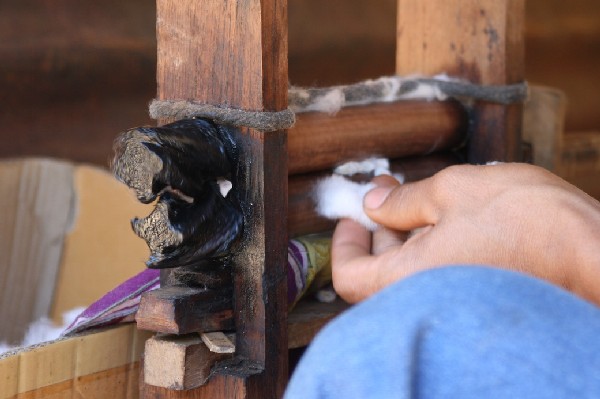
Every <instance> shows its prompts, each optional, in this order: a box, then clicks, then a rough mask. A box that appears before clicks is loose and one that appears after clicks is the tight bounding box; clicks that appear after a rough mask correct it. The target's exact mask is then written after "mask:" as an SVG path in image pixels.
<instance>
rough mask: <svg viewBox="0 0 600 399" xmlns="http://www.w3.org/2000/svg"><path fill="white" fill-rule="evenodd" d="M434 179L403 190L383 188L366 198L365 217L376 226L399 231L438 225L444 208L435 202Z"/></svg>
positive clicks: (409, 184)
mask: <svg viewBox="0 0 600 399" xmlns="http://www.w3.org/2000/svg"><path fill="white" fill-rule="evenodd" d="M435 198H436V195H435V188H434V182H433V179H432V178H428V179H425V180H421V181H418V182H415V183H407V184H404V185H401V186H395V187H390V186H383V187H377V188H374V189H373V190H371V191H369V192H368V193H367V194H366V195H365V199H364V203H363V207H364V210H365V213H366V214H367V215H368V216H369V217H370V218H371V219H372V220H373V221H374V222H376V223H378V224H380V225H382V226H385V227H388V228H391V229H395V230H403V231H409V230H413V229H416V228H418V227H424V226H427V225H432V224H436V223H437V222H438V220H439V215H440V206H439V204H438V203H437V201H436V200H435Z"/></svg>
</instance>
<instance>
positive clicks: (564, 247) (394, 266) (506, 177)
mask: <svg viewBox="0 0 600 399" xmlns="http://www.w3.org/2000/svg"><path fill="white" fill-rule="evenodd" d="M374 182H375V183H376V184H377V185H378V187H377V188H375V189H373V190H371V191H370V192H369V193H368V194H367V195H366V196H365V200H364V204H363V205H364V208H365V212H366V213H367V215H368V216H369V217H370V218H371V219H373V220H374V221H375V222H377V223H378V224H380V226H381V227H380V228H379V229H378V230H377V231H375V232H374V233H373V234H371V233H369V232H368V231H367V230H366V229H364V228H363V227H362V226H360V225H358V224H357V223H356V222H353V221H351V220H346V219H344V220H341V221H340V222H339V223H338V226H337V228H336V231H335V233H334V237H333V243H332V271H333V283H334V287H335V289H336V291H337V292H338V294H339V295H340V296H341V297H342V298H344V299H345V300H346V301H348V302H358V301H360V300H362V299H365V298H367V297H368V296H370V295H372V294H373V293H375V292H377V291H379V290H380V289H382V288H384V287H386V286H387V285H389V284H392V283H393V282H395V281H397V280H400V279H402V278H404V277H407V276H409V275H411V274H414V273H416V272H419V271H422V270H426V269H430V268H434V267H440V266H443V265H449V264H481V265H489V266H495V267H500V268H505V269H511V270H515V271H520V272H524V273H528V274H530V275H533V276H537V277H539V278H543V279H546V280H547V281H550V282H552V283H554V284H556V285H559V286H562V287H564V288H566V289H569V290H571V291H573V292H575V293H576V294H578V295H580V296H582V297H584V298H587V299H589V300H591V301H593V302H595V303H597V304H600V203H599V202H598V201H596V200H594V199H593V198H591V197H589V196H588V195H587V194H585V193H583V192H582V191H580V190H579V189H577V188H576V187H574V186H572V185H570V184H569V183H567V182H565V181H564V180H562V179H560V178H559V177H557V176H555V175H553V174H551V173H550V172H548V171H546V170H544V169H542V168H538V167H535V166H531V165H527V164H498V165H493V166H471V165H461V166H453V167H450V168H447V169H445V170H443V171H441V172H439V173H438V174H436V175H434V176H432V177H431V178H428V179H425V180H422V181H419V182H415V183H408V184H405V185H402V186H401V185H400V184H399V183H398V182H397V181H395V180H394V179H393V178H391V177H389V176H381V177H378V178H376V179H375V180H374ZM409 232H412V233H410V234H409Z"/></svg>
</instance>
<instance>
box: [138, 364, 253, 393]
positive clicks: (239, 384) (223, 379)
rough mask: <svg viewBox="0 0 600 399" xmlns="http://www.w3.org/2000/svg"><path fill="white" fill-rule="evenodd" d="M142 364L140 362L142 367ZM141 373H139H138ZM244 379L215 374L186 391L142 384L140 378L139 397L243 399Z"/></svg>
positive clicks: (245, 391)
mask: <svg viewBox="0 0 600 399" xmlns="http://www.w3.org/2000/svg"><path fill="white" fill-rule="evenodd" d="M143 366H144V364H143V362H142V367H143ZM140 374H141V373H140ZM246 383H247V381H246V379H245V378H243V377H242V376H237V375H227V374H215V375H213V376H212V377H211V379H210V383H209V384H206V385H203V386H201V387H198V388H196V389H190V390H186V391H177V390H173V389H168V388H163V387H157V386H153V385H148V384H144V381H143V379H142V378H140V387H139V392H140V398H147V399H204V398H227V399H245V398H246V397H247V387H246Z"/></svg>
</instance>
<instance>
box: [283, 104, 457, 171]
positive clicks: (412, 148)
mask: <svg viewBox="0 0 600 399" xmlns="http://www.w3.org/2000/svg"><path fill="white" fill-rule="evenodd" d="M466 130H467V114H466V111H465V109H464V108H463V107H462V106H461V105H460V104H459V103H458V102H456V101H444V102H427V101H399V102H396V103H389V104H372V105H369V106H363V107H347V108H343V109H342V110H340V111H339V112H338V113H337V114H335V115H329V114H326V113H316V112H311V113H301V114H298V115H297V120H296V125H295V126H294V127H293V128H291V129H289V130H288V156H289V158H288V173H289V174H290V175H293V174H298V173H306V172H314V171H318V170H325V169H330V168H331V167H332V166H335V165H337V164H339V163H340V162H344V161H347V160H351V159H359V158H365V157H368V156H373V155H378V156H382V157H386V158H390V159H395V158H401V157H407V156H411V155H426V154H431V153H433V152H440V151H443V150H448V149H451V148H454V147H456V146H458V145H459V144H461V143H462V142H463V141H464V139H465V136H466Z"/></svg>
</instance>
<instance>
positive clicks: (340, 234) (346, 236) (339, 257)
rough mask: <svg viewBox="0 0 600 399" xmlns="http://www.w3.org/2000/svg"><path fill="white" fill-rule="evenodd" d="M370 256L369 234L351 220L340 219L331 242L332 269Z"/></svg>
mask: <svg viewBox="0 0 600 399" xmlns="http://www.w3.org/2000/svg"><path fill="white" fill-rule="evenodd" d="M370 254H371V233H369V231H368V230H367V229H365V228H364V227H363V226H362V225H360V224H358V223H356V222H355V221H353V220H351V219H341V220H340V221H339V222H338V224H337V227H336V228H335V231H334V233H333V239H332V242H331V263H332V267H334V266H336V265H342V264H344V263H347V262H350V261H351V260H353V259H355V258H359V257H362V256H368V255H370Z"/></svg>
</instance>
